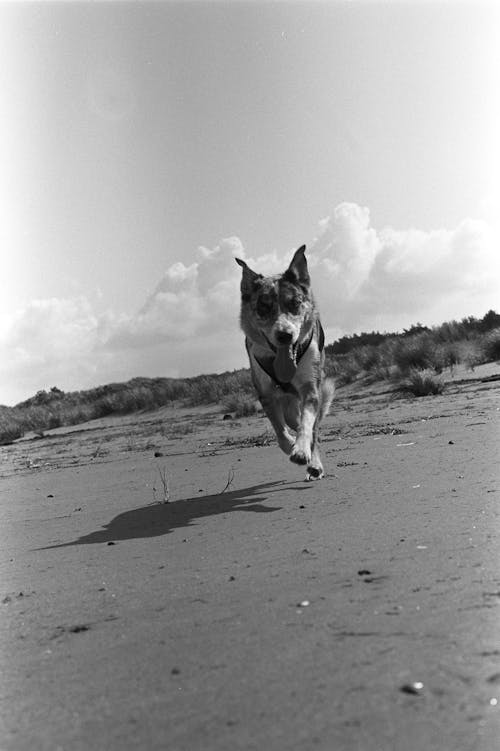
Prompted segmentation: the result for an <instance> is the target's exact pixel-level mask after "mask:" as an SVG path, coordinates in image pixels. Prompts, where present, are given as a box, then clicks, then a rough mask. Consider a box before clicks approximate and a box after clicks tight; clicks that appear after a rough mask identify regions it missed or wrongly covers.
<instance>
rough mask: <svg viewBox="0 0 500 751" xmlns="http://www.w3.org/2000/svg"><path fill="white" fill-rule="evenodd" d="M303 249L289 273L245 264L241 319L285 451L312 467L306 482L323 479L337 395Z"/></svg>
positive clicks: (258, 382) (260, 393)
mask: <svg viewBox="0 0 500 751" xmlns="http://www.w3.org/2000/svg"><path fill="white" fill-rule="evenodd" d="M305 249H306V246H305V245H303V246H302V247H301V248H299V249H298V250H297V251H296V253H295V255H294V257H293V259H292V262H291V263H290V266H289V267H288V268H287V270H286V271H285V272H284V274H281V275H278V276H268V277H265V276H263V275H262V274H257V273H256V272H255V271H252V269H250V268H249V267H248V266H247V264H246V263H245V261H242V260H241V259H240V258H236V259H235V260H236V262H237V263H238V264H239V265H240V266H241V267H242V268H243V275H242V279H241V315H240V323H241V328H242V329H243V332H244V333H245V345H246V349H247V352H248V358H249V360H250V370H251V373H252V381H253V384H254V386H255V389H256V391H257V394H258V396H259V399H260V402H261V404H262V406H263V408H264V411H265V413H266V415H267V416H268V418H269V420H270V421H271V424H272V426H273V428H274V431H275V433H276V437H277V439H278V444H279V446H280V448H281V449H282V451H284V452H285V454H287V455H288V456H289V457H290V460H291V461H292V462H295V463H296V464H304V465H307V475H306V478H305V479H306V480H319V479H320V478H321V477H323V475H324V472H323V465H322V463H321V458H320V453H319V446H318V443H319V426H320V423H321V421H322V419H323V417H325V415H326V414H327V413H328V410H329V408H330V404H331V401H332V398H333V391H334V387H333V381H332V380H331V379H330V378H325V376H324V372H323V365H324V360H325V353H324V344H325V335H324V332H323V328H322V326H321V323H320V320H319V315H318V311H317V309H316V306H315V304H314V298H313V295H312V292H311V281H310V278H309V271H308V269H307V261H306V258H305V255H304V253H305Z"/></svg>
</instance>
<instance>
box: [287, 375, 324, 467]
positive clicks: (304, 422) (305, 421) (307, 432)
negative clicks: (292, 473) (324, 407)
mask: <svg viewBox="0 0 500 751" xmlns="http://www.w3.org/2000/svg"><path fill="white" fill-rule="evenodd" d="M301 397H302V410H301V416H300V423H299V429H298V431H297V438H296V440H295V445H294V446H293V449H292V452H291V454H290V461H292V462H295V464H310V463H311V457H312V444H313V430H314V424H315V422H316V416H317V414H318V408H319V394H318V389H317V388H316V386H315V385H310V384H308V385H307V386H305V387H303V388H302V389H301Z"/></svg>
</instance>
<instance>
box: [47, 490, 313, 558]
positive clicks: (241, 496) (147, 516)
mask: <svg viewBox="0 0 500 751" xmlns="http://www.w3.org/2000/svg"><path fill="white" fill-rule="evenodd" d="M280 488H283V483H282V482H267V483H262V484H260V485H253V486H252V487H250V488H242V489H241V490H228V491H226V492H223V493H216V494H215V495H208V496H202V497H197V498H186V499H183V500H179V501H174V502H173V503H154V504H149V505H148V506H142V507H141V508H135V509H131V510H130V511H124V512H123V514H118V516H115V518H114V519H111V521H110V522H109V523H108V524H106V525H105V526H104V528H103V529H99V530H97V531H96V532H90V533H89V534H87V535H83V537H79V538H78V539H77V540H73V541H71V542H64V543H59V544H57V545H48V546H46V547H44V548H38V550H53V549H54V548H66V547H69V546H71V545H92V544H96V543H101V544H102V543H112V542H116V541H119V540H135V539H140V538H146V537H159V536H161V535H168V534H169V533H170V532H172V531H173V530H174V529H178V528H180V527H190V526H191V525H193V524H194V523H195V521H196V520H197V519H203V518H204V517H206V516H215V515H216V514H227V513H229V512H230V511H253V512H254V513H258V514H269V513H271V512H273V511H279V510H280V509H281V508H282V507H281V506H264V505H263V502H264V501H266V500H267V496H262V495H260V494H261V493H262V492H264V491H265V492H276V491H277V490H279V489H280ZM297 489H299V488H297ZM300 489H301V490H304V487H301V488H300ZM255 496H259V498H258V500H256V499H255Z"/></svg>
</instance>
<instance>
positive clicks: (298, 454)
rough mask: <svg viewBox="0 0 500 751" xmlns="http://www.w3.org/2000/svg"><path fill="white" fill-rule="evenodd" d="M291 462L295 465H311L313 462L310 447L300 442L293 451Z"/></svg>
mask: <svg viewBox="0 0 500 751" xmlns="http://www.w3.org/2000/svg"><path fill="white" fill-rule="evenodd" d="M290 461H291V462H294V463H295V464H310V462H311V448H310V446H309V445H304V443H302V442H300V443H299V442H298V441H297V443H296V444H295V446H294V447H293V449H292V453H291V454H290Z"/></svg>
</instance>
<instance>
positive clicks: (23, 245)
mask: <svg viewBox="0 0 500 751" xmlns="http://www.w3.org/2000/svg"><path fill="white" fill-rule="evenodd" d="M499 100H500V8H499V6H498V4H496V3H490V4H485V3H481V2H471V3H463V2H462V3H456V2H444V3H441V2H413V3H411V2H384V3H381V2H274V3H271V2H251V3H244V2H237V1H234V2H181V3H174V2H163V3H161V2H155V3H149V2H141V3H121V2H106V3H105V2H92V3H85V2H58V3H51V2H43V3H36V2H35V3H1V4H0V164H1V165H2V167H1V172H0V212H1V213H0V269H1V290H2V294H1V295H0V404H8V405H12V404H15V403H17V402H19V401H20V400H22V399H25V398H27V397H28V396H31V395H33V394H34V393H35V392H36V391H38V390H39V389H47V388H50V387H52V386H58V387H59V388H62V389H63V390H65V391H70V390H77V389H84V388H90V387H92V386H96V385H99V384H103V383H109V382H112V381H123V380H127V379H129V378H132V377H135V376H150V377H155V376H181V377H184V376H189V375H195V374H198V373H211V372H221V371H224V370H231V369H233V368H239V367H244V366H246V360H245V357H246V354H245V349H244V344H243V336H242V334H241V331H240V330H239V325H238V311H239V280H240V275H241V269H239V267H238V266H237V265H236V263H235V262H234V256H238V257H241V258H244V259H246V260H247V262H248V263H249V264H250V265H251V266H252V267H253V268H254V269H255V270H256V271H259V272H261V273H278V272H280V271H282V270H284V269H285V268H286V266H287V265H288V263H289V260H290V259H291V256H292V254H293V251H294V250H295V249H296V248H298V247H299V246H300V245H302V244H303V243H305V244H306V245H307V248H308V251H307V257H308V261H309V267H310V272H311V277H312V281H313V287H314V290H315V295H316V299H317V302H318V306H319V308H320V311H321V316H322V320H323V323H324V327H325V330H326V334H327V341H328V342H330V341H333V340H334V339H335V338H337V337H338V336H341V335H344V334H351V333H356V332H360V331H372V330H380V331H393V330H402V329H403V328H404V327H407V326H409V325H411V324H412V323H416V322H420V323H424V324H427V325H434V324H439V323H441V322H442V321H444V320H450V319H453V318H462V317H464V316H468V315H476V316H482V315H484V313H486V312H487V310H489V309H490V308H494V309H496V310H497V311H498V310H500V226H499V225H500V139H499V138H498V133H500V101H499Z"/></svg>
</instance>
